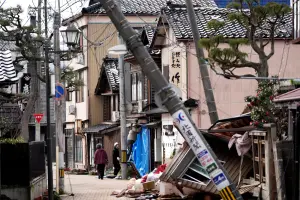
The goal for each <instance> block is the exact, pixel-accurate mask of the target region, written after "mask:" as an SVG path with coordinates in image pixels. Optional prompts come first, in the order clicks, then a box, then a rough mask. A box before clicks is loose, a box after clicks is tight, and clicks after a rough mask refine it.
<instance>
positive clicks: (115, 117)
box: [111, 111, 120, 122]
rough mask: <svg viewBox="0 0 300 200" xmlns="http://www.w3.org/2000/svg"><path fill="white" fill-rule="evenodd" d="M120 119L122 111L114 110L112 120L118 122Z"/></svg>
mask: <svg viewBox="0 0 300 200" xmlns="http://www.w3.org/2000/svg"><path fill="white" fill-rule="evenodd" d="M119 120H120V112H119V111H113V112H112V115H111V121H113V122H116V121H119Z"/></svg>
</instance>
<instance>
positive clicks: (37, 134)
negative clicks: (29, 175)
mask: <svg viewBox="0 0 300 200" xmlns="http://www.w3.org/2000/svg"><path fill="white" fill-rule="evenodd" d="M37 10H38V12H37V28H38V36H40V35H41V32H42V0H38V7H37ZM42 51H43V49H42V47H40V48H39V49H38V50H37V52H36V54H37V57H41V52H42ZM41 71H42V70H41V61H37V73H38V74H41ZM37 83H38V86H37V87H38V92H37V93H38V100H37V101H36V102H35V113H40V99H41V98H40V80H39V79H38V80H37ZM40 140H41V124H40V123H35V141H40Z"/></svg>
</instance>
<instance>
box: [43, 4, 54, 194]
mask: <svg viewBox="0 0 300 200" xmlns="http://www.w3.org/2000/svg"><path fill="white" fill-rule="evenodd" d="M47 5H48V4H47V0H44V15H45V38H46V41H45V70H46V107H47V108H46V109H47V167H48V199H49V200H53V171H52V135H51V129H50V127H51V121H50V92H51V85H50V72H49V40H48V10H47V9H48V7H47Z"/></svg>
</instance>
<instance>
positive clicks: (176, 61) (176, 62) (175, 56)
mask: <svg viewBox="0 0 300 200" xmlns="http://www.w3.org/2000/svg"><path fill="white" fill-rule="evenodd" d="M180 56H181V55H180V52H172V64H171V67H172V68H181V65H180Z"/></svg>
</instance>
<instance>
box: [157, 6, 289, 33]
mask: <svg viewBox="0 0 300 200" xmlns="http://www.w3.org/2000/svg"><path fill="white" fill-rule="evenodd" d="M194 9H195V13H196V17H197V24H198V30H199V33H200V37H201V38H207V37H209V36H211V34H212V33H213V32H212V31H211V30H209V29H208V26H207V23H208V22H209V21H210V20H213V19H216V20H219V21H222V22H224V21H225V27H223V28H222V29H220V30H219V31H218V32H217V34H219V35H220V34H222V35H223V36H225V37H228V38H243V37H245V36H246V29H245V28H244V27H242V26H241V25H239V24H238V23H233V22H229V21H228V18H227V15H228V14H229V13H232V12H236V11H235V10H229V9H226V8H208V7H199V6H197V7H196V6H195V7H194ZM245 12H249V11H248V10H245ZM163 13H164V16H165V17H166V19H167V21H168V23H169V25H170V26H171V28H172V29H173V31H174V33H175V36H176V38H177V39H192V38H193V34H192V30H191V27H190V23H189V20H188V15H187V9H186V7H185V6H182V5H172V4H170V5H169V6H168V7H165V8H163ZM284 22H285V23H284V24H280V25H279V26H278V28H277V29H276V31H275V37H276V38H290V37H291V36H292V30H293V25H292V15H291V14H289V15H287V16H285V19H284ZM266 25H267V24H265V25H264V27H265V28H266ZM268 36H269V35H268V33H266V34H265V35H264V37H268Z"/></svg>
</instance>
